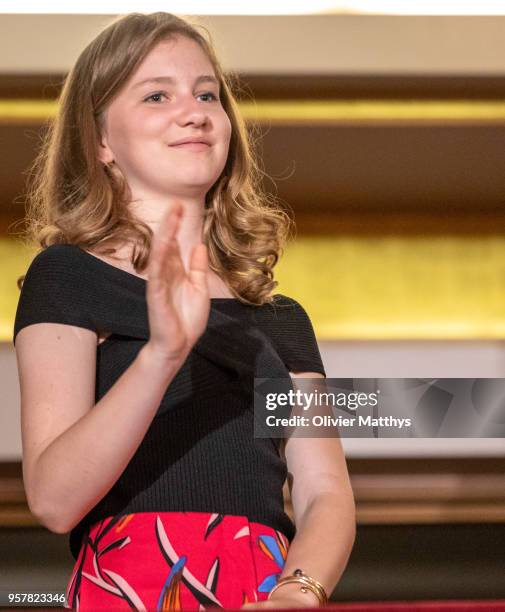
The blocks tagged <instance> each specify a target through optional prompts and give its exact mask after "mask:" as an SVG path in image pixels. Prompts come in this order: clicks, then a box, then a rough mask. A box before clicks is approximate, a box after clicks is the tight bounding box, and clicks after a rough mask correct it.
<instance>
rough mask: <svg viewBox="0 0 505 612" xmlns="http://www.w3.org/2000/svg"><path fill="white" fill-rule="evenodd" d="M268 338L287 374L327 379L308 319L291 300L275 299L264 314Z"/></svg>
mask: <svg viewBox="0 0 505 612" xmlns="http://www.w3.org/2000/svg"><path fill="white" fill-rule="evenodd" d="M266 313H267V321H266V323H267V326H268V334H269V336H270V337H271V339H272V341H273V342H274V344H275V347H276V349H277V352H278V354H279V357H280V358H281V359H282V361H283V362H284V364H285V365H286V367H287V368H288V370H289V371H290V372H318V373H320V374H323V376H326V371H325V369H324V365H323V361H322V359H321V354H320V352H319V347H318V344H317V340H316V335H315V333H314V328H313V326H312V322H311V320H310V318H309V315H308V314H307V312H306V311H305V309H304V308H303V306H302V305H301V304H299V303H298V302H297V301H296V300H294V299H293V298H289V297H286V296H282V295H277V296H275V303H274V304H273V305H269V307H268V309H267V310H266Z"/></svg>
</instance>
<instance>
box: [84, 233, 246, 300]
mask: <svg viewBox="0 0 505 612" xmlns="http://www.w3.org/2000/svg"><path fill="white" fill-rule="evenodd" d="M73 246H75V247H76V248H77V249H78V250H79V251H80V252H81V253H84V255H87V256H88V257H89V258H91V259H92V260H94V261H96V262H97V263H98V265H100V264H102V266H104V268H105V269H109V270H111V271H112V272H114V271H115V272H118V273H119V274H123V275H125V277H126V278H130V279H131V280H132V281H133V282H136V283H138V284H139V285H141V286H142V287H144V286H145V285H146V283H147V281H146V279H145V278H142V277H140V276H138V275H137V274H132V273H131V272H128V271H127V270H123V269H122V268H118V267H117V266H114V265H113V264H110V263H108V262H106V261H104V260H103V259H100V257H96V256H95V255H92V254H91V253H89V252H88V251H85V250H84V249H81V247H80V246H78V245H73ZM210 300H211V301H213V302H237V303H240V304H243V302H241V301H240V300H239V299H238V298H235V297H231V298H228V297H211V298H210ZM244 305H246V304H244Z"/></svg>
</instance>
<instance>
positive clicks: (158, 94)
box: [144, 91, 166, 102]
mask: <svg viewBox="0 0 505 612" xmlns="http://www.w3.org/2000/svg"><path fill="white" fill-rule="evenodd" d="M160 96H165V94H164V93H163V92H162V91H159V92H158V93H153V94H151V95H150V96H147V98H145V100H144V102H149V100H152V99H153V98H159V97H160ZM165 98H166V96H165ZM154 102H157V100H154Z"/></svg>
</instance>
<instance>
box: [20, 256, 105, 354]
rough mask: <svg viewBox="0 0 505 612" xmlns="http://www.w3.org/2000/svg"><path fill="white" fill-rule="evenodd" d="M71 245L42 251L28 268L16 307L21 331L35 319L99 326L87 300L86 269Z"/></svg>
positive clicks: (39, 321)
mask: <svg viewBox="0 0 505 612" xmlns="http://www.w3.org/2000/svg"><path fill="white" fill-rule="evenodd" d="M67 247H68V245H51V246H49V247H47V248H46V249H44V250H43V251H41V252H40V253H38V254H37V255H36V256H35V257H34V259H33V260H32V262H31V264H30V266H29V267H28V270H27V272H26V275H25V278H24V281H23V285H22V287H21V293H20V296H19V301H18V305H17V309H16V317H15V321H14V334H13V343H14V344H15V342H16V336H17V334H18V333H19V332H20V331H21V330H22V329H23V328H24V327H27V326H28V325H32V324H34V323H63V324H66V325H76V326H78V327H84V328H86V329H91V330H93V331H97V330H96V326H95V324H94V322H93V319H92V317H91V316H90V313H89V308H87V303H86V276H87V275H86V273H85V272H86V271H85V270H84V269H83V265H82V261H81V260H79V258H77V257H75V256H73V253H75V251H72V249H69V248H67Z"/></svg>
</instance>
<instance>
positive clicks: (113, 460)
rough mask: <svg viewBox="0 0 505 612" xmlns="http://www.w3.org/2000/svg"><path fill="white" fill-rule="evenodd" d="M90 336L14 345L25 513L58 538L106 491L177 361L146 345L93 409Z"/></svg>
mask: <svg viewBox="0 0 505 612" xmlns="http://www.w3.org/2000/svg"><path fill="white" fill-rule="evenodd" d="M96 340H97V337H96V333H95V332H93V331H91V330H88V329H83V328H78V327H75V326H70V325H62V324H54V323H38V324H35V325H30V326H28V327H26V328H24V329H22V330H21V331H20V332H19V334H18V337H17V340H16V355H17V360H18V371H19V379H20V388H21V424H22V438H23V478H24V485H25V491H26V495H27V500H28V504H29V507H30V510H31V511H32V513H33V514H34V515H35V516H36V517H37V518H38V519H39V521H40V522H41V523H42V524H43V525H45V526H46V527H47V528H48V529H50V530H51V531H54V532H56V533H65V532H67V531H69V530H70V529H72V528H73V527H74V526H75V525H76V524H77V523H78V522H79V520H80V519H81V518H82V517H83V516H85V515H86V513H87V512H88V511H89V510H90V509H91V508H92V507H93V506H94V505H96V503H97V502H98V501H99V500H100V499H101V498H102V497H103V496H104V495H105V494H106V493H107V492H108V491H109V490H110V489H111V487H112V486H113V484H114V483H115V482H116V481H117V479H118V478H119V476H120V475H121V473H122V472H123V470H124V469H125V467H126V466H127V464H128V462H129V461H130V459H131V458H132V456H133V455H134V453H135V451H136V450H137V448H138V446H139V445H140V443H141V442H142V439H143V437H144V435H145V433H146V431H147V429H148V428H149V425H150V424H151V422H152V419H153V418H154V415H155V414H156V411H157V408H158V406H159V404H160V401H161V399H162V397H163V394H164V393H165V392H166V389H167V386H168V385H169V384H170V382H171V380H172V379H173V377H174V376H175V374H176V373H177V371H178V369H179V368H180V366H181V364H182V361H183V360H181V361H166V360H163V359H162V358H160V357H159V356H158V355H157V354H155V353H154V352H153V351H152V349H151V347H150V345H149V343H148V344H146V345H145V346H144V347H143V348H142V349H141V350H140V351H139V353H138V355H137V357H136V359H135V360H134V361H133V362H132V364H131V365H130V366H129V368H128V369H127V370H126V371H125V372H124V373H123V374H122V375H121V376H120V377H119V378H118V380H117V381H116V383H115V384H114V385H113V386H112V387H111V389H109V391H108V392H107V393H106V394H105V395H104V397H102V399H101V400H100V401H99V402H97V403H96V405H94V388H95V385H94V382H95V364H96Z"/></svg>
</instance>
